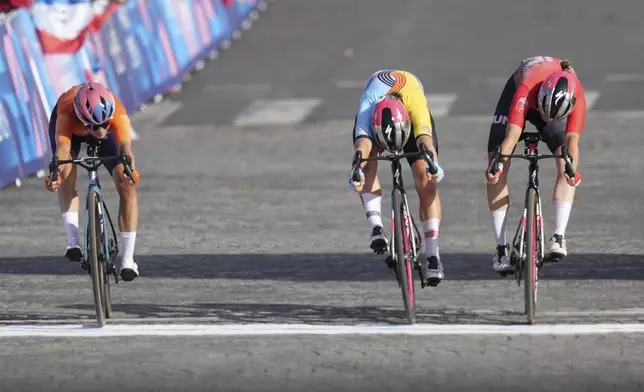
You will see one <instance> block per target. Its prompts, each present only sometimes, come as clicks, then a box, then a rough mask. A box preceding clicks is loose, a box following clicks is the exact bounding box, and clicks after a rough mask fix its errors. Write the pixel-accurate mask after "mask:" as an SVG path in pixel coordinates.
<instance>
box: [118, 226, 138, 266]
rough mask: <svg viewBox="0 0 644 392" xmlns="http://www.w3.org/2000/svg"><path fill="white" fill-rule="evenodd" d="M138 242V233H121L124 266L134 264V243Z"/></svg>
mask: <svg viewBox="0 0 644 392" xmlns="http://www.w3.org/2000/svg"><path fill="white" fill-rule="evenodd" d="M135 242H136V231H132V232H121V245H120V248H121V252H123V253H122V256H121V260H122V262H123V264H126V263H128V264H129V263H133V262H134V243H135Z"/></svg>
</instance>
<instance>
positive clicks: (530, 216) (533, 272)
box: [523, 188, 537, 324]
mask: <svg viewBox="0 0 644 392" xmlns="http://www.w3.org/2000/svg"><path fill="white" fill-rule="evenodd" d="M526 225H527V230H526V249H525V252H526V265H524V266H523V278H524V290H525V295H524V298H525V310H526V315H527V318H528V324H534V321H535V317H534V313H535V308H536V304H537V303H536V299H537V282H536V280H537V279H536V278H537V192H536V191H535V190H534V189H532V188H530V189H529V190H528V213H527V219H526Z"/></svg>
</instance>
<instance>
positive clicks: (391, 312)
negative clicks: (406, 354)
mask: <svg viewBox="0 0 644 392" xmlns="http://www.w3.org/2000/svg"><path fill="white" fill-rule="evenodd" d="M62 308H64V309H70V310H77V311H78V310H81V311H85V312H87V313H88V314H89V315H91V314H92V312H93V310H94V307H93V306H92V305H90V304H75V305H66V306H62ZM113 308H114V311H115V312H118V313H120V314H125V315H126V317H125V319H119V321H121V322H123V321H125V322H127V321H126V319H127V318H136V319H142V318H146V319H149V318H152V319H154V321H155V322H158V321H159V319H160V320H161V321H167V322H173V323H174V322H190V323H195V322H196V323H216V324H219V323H227V324H229V323H305V324H325V325H326V324H360V323H389V324H404V323H405V321H404V320H405V313H404V310H403V309H402V305H401V308H400V309H398V308H385V307H378V306H329V305H311V304H274V303H234V302H231V303H193V304H179V305H159V304H131V303H130V304H115V305H114V306H113ZM519 316H522V314H521V313H519V312H510V311H498V312H496V311H495V312H494V313H491V314H481V313H477V312H474V311H469V310H467V309H458V308H440V309H431V308H424V309H423V308H419V309H418V313H417V321H418V322H421V323H432V324H491V323H494V324H514V323H516V321H517V320H519V319H518V317H519ZM5 317H12V318H11V319H13V320H19V319H20V317H19V315H13V316H12V315H8V316H5ZM117 317H118V316H117ZM0 320H2V319H1V318H0ZM140 321H141V320H137V322H140ZM521 322H523V321H522V320H521Z"/></svg>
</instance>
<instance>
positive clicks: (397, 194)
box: [392, 189, 416, 324]
mask: <svg viewBox="0 0 644 392" xmlns="http://www.w3.org/2000/svg"><path fill="white" fill-rule="evenodd" d="M392 201H393V207H394V247H395V252H396V270H397V277H398V282H399V283H400V290H401V292H402V298H403V304H404V306H405V315H406V317H407V322H408V323H409V324H414V323H415V322H416V301H415V293H414V271H413V266H412V264H411V260H409V257H407V255H408V254H409V252H408V248H409V243H408V242H407V235H403V233H405V234H406V231H405V230H404V229H403V227H404V226H403V225H404V224H406V223H405V222H404V221H403V213H402V212H403V208H404V203H403V194H402V192H401V191H400V190H399V189H394V191H393V194H392ZM405 248H407V249H405Z"/></svg>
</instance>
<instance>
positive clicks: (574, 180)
mask: <svg viewBox="0 0 644 392" xmlns="http://www.w3.org/2000/svg"><path fill="white" fill-rule="evenodd" d="M564 176H565V177H566V182H567V183H568V185H570V186H573V187H576V186H577V185H579V184H581V178H582V177H581V173H579V172H575V175H574V176H573V177H572V178H570V177H568V174H566V172H564Z"/></svg>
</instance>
